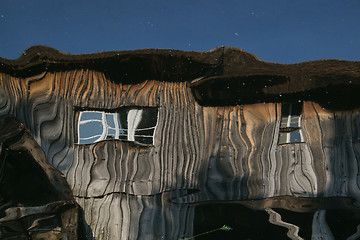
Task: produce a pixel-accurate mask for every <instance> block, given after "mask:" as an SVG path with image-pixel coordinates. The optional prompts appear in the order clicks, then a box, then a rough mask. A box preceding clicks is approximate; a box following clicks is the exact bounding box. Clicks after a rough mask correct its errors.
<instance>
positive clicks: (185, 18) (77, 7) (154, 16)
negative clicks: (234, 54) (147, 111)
mask: <svg viewBox="0 0 360 240" xmlns="http://www.w3.org/2000/svg"><path fill="white" fill-rule="evenodd" d="M359 12H360V1H359V0H337V1H335V0H228V1H227V0H217V1H215V0H191V1H188V0H176V1H172V0H157V1H156V0H155V1H149V0H129V1H125V0H123V1H120V0H118V1H114V0H109V1H106V0H105V1H99V0H96V1H94V0H86V1H85V0H72V1H68V0H56V1H55V0H1V1H0V30H1V34H0V57H4V58H17V57H19V56H20V54H21V53H22V52H23V51H24V50H25V49H26V48H28V47H30V46H32V45H39V44H41V45H47V46H51V47H55V48H57V49H59V50H61V51H64V52H69V53H93V52H99V51H112V50H132V49H141V48H167V49H179V50H194V51H205V50H209V49H212V48H215V47H218V46H223V45H224V46H234V47H239V48H242V49H244V50H245V51H247V52H251V53H254V54H256V55H257V56H258V57H260V58H261V59H262V60H264V61H270V62H279V63H295V62H303V61H308V60H315V59H324V58H335V59H344V60H357V61H359V60H360V54H359V53H360V26H359V25H360V14H359Z"/></svg>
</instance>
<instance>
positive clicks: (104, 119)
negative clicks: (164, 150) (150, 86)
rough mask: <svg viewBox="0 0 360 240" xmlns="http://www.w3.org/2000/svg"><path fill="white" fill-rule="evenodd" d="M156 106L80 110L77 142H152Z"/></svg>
mask: <svg viewBox="0 0 360 240" xmlns="http://www.w3.org/2000/svg"><path fill="white" fill-rule="evenodd" d="M157 118H158V110H157V108H150V107H148V108H121V109H118V110H117V111H114V112H107V111H106V110H104V111H98V110H97V111H80V112H79V118H78V143H79V144H88V143H94V142H99V141H102V140H105V139H123V140H128V141H136V142H139V143H143V144H153V142H154V133H155V128H156V125H157Z"/></svg>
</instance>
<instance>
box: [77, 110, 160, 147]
mask: <svg viewBox="0 0 360 240" xmlns="http://www.w3.org/2000/svg"><path fill="white" fill-rule="evenodd" d="M146 109H156V111H157V113H156V123H155V125H154V126H151V127H147V128H140V129H138V128H137V127H135V128H134V129H135V130H134V131H133V134H132V135H131V136H130V137H129V131H128V130H129V126H128V124H129V123H128V122H127V128H122V127H121V126H120V125H118V123H119V121H120V113H121V112H127V114H126V116H128V112H129V111H132V110H146ZM74 111H75V114H74V116H75V121H74V123H75V138H74V144H76V145H90V144H96V143H98V142H102V141H106V140H114V139H115V140H117V141H123V142H132V143H135V144H136V145H139V146H154V142H155V133H156V129H157V127H158V124H159V108H158V107H148V106H126V107H125V106H124V107H120V108H115V109H106V108H82V107H75V108H74ZM84 112H97V113H101V114H102V116H101V119H89V120H82V121H81V115H82V114H83V113H84ZM143 113H144V111H142V112H141V116H143ZM107 114H112V115H113V121H114V124H115V127H114V128H113V127H111V126H109V124H107V119H106V118H107ZM114 116H117V117H118V122H117V123H116V121H115V119H114ZM126 121H128V118H127V119H126ZM140 121H141V119H140V120H139V122H138V124H139V123H140ZM84 122H85V123H86V122H101V124H102V127H103V129H102V134H101V137H99V138H97V139H96V140H95V141H93V142H89V143H81V142H80V139H91V138H95V137H98V136H100V135H92V136H91V137H85V138H81V134H80V125H81V123H82V124H84ZM105 124H106V125H105ZM137 126H138V125H137ZM109 129H112V130H115V134H114V135H113V134H109V131H108V130H109ZM151 129H153V133H152V135H141V134H136V132H137V131H144V130H151ZM117 130H118V131H117ZM120 131H123V132H125V134H121V133H120ZM121 135H122V136H123V137H124V136H126V137H125V138H121V137H120V136H121ZM109 136H113V137H109ZM136 137H146V138H151V139H152V142H151V143H143V142H141V141H140V142H139V141H136V140H135V139H136Z"/></svg>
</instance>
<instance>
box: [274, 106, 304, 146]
mask: <svg viewBox="0 0 360 240" xmlns="http://www.w3.org/2000/svg"><path fill="white" fill-rule="evenodd" d="M287 105H288V106H287ZM285 107H287V109H286V110H285V109H284V108H285ZM294 109H297V110H298V111H296V110H294ZM285 111H287V114H285ZM285 119H286V124H284V120H285ZM294 119H297V121H295V123H296V126H292V125H293V124H294V121H293V120H294ZM302 119H303V104H302V102H301V103H294V102H290V103H281V116H280V124H279V134H278V145H285V144H297V143H304V134H303V132H302ZM284 125H285V126H284ZM292 135H293V136H295V135H299V138H300V139H299V140H298V141H297V140H292V139H293V138H295V137H292ZM284 136H286V140H283V137H284Z"/></svg>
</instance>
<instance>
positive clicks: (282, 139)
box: [278, 132, 289, 144]
mask: <svg viewBox="0 0 360 240" xmlns="http://www.w3.org/2000/svg"><path fill="white" fill-rule="evenodd" d="M288 134H289V133H283V132H281V133H279V141H278V144H284V143H288V141H287V137H288Z"/></svg>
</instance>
